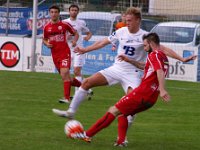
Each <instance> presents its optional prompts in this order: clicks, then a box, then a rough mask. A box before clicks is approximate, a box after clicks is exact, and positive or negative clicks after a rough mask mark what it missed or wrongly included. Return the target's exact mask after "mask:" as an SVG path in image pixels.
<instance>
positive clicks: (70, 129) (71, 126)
mask: <svg viewBox="0 0 200 150" xmlns="http://www.w3.org/2000/svg"><path fill="white" fill-rule="evenodd" d="M64 132H65V135H66V136H67V137H69V138H70V137H71V135H73V134H75V133H83V132H84V129H83V126H82V124H81V123H80V122H79V121H77V120H69V121H68V122H66V124H65V127H64Z"/></svg>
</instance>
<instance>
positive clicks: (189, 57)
mask: <svg viewBox="0 0 200 150" xmlns="http://www.w3.org/2000/svg"><path fill="white" fill-rule="evenodd" d="M196 58H197V55H191V56H188V57H186V58H184V59H183V62H188V61H190V60H195V59H196Z"/></svg>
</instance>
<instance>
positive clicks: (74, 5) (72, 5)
mask: <svg viewBox="0 0 200 150" xmlns="http://www.w3.org/2000/svg"><path fill="white" fill-rule="evenodd" d="M71 8H77V9H78V11H79V7H78V5H76V4H71V5H70V6H69V11H70V9H71Z"/></svg>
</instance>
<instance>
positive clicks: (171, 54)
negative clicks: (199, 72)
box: [161, 45, 197, 62]
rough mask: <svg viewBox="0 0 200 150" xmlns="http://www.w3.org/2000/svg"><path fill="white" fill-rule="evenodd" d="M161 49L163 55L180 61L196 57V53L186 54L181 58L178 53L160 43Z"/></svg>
mask: <svg viewBox="0 0 200 150" xmlns="http://www.w3.org/2000/svg"><path fill="white" fill-rule="evenodd" d="M161 50H162V51H163V52H164V53H165V55H167V56H169V57H171V58H174V59H177V60H180V61H182V62H188V61H190V60H195V59H196V58H197V55H191V56H188V57H186V58H183V57H181V56H180V55H178V54H177V53H176V52H175V51H173V50H172V49H170V48H168V47H165V46H163V45H161Z"/></svg>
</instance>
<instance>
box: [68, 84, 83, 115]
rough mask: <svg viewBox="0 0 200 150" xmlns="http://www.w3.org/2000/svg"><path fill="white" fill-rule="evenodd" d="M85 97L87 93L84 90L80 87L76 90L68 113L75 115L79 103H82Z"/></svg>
mask: <svg viewBox="0 0 200 150" xmlns="http://www.w3.org/2000/svg"><path fill="white" fill-rule="evenodd" d="M86 96H87V91H86V90H84V89H83V88H82V87H80V88H79V89H78V91H77V92H76V93H75V95H74V97H73V99H72V101H71V103H70V105H69V109H68V111H70V112H73V113H75V112H76V110H77V109H78V107H79V105H80V103H81V102H82V101H84V99H85V97H86Z"/></svg>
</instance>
